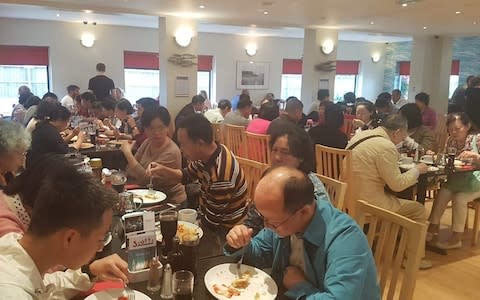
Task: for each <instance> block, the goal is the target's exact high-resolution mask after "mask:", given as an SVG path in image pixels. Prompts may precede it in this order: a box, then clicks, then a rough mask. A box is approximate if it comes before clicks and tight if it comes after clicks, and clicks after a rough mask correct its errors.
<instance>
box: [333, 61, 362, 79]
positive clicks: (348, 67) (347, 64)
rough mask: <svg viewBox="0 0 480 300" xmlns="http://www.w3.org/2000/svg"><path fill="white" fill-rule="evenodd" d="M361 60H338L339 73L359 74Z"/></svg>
mask: <svg viewBox="0 0 480 300" xmlns="http://www.w3.org/2000/svg"><path fill="white" fill-rule="evenodd" d="M359 67H360V61H358V60H337V71H336V73H337V74H338V75H358V70H359Z"/></svg>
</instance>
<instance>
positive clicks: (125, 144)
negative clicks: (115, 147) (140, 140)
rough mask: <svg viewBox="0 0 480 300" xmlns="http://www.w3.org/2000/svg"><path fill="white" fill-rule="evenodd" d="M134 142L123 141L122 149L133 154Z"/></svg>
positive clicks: (127, 153)
mask: <svg viewBox="0 0 480 300" xmlns="http://www.w3.org/2000/svg"><path fill="white" fill-rule="evenodd" d="M132 148H133V143H132V142H131V141H122V145H121V146H120V150H122V152H123V154H125V156H126V155H129V154H132Z"/></svg>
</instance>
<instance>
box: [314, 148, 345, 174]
mask: <svg viewBox="0 0 480 300" xmlns="http://www.w3.org/2000/svg"><path fill="white" fill-rule="evenodd" d="M315 158H316V161H317V166H316V167H317V174H319V175H323V176H327V177H330V178H333V179H341V180H342V181H343V182H347V183H348V180H349V177H350V173H351V171H352V151H351V150H344V149H337V148H332V147H327V146H323V145H319V144H316V145H315Z"/></svg>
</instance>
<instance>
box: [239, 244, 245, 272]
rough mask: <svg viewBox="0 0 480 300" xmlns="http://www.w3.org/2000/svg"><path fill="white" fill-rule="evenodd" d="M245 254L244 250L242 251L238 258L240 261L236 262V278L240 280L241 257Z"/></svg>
mask: <svg viewBox="0 0 480 300" xmlns="http://www.w3.org/2000/svg"><path fill="white" fill-rule="evenodd" d="M244 254H245V248H243V249H242V256H240V259H239V260H238V261H237V277H238V278H240V277H242V272H241V269H240V268H241V266H242V263H243V255H244Z"/></svg>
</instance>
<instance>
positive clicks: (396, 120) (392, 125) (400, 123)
mask: <svg viewBox="0 0 480 300" xmlns="http://www.w3.org/2000/svg"><path fill="white" fill-rule="evenodd" d="M381 126H382V127H385V129H387V130H390V131H395V130H398V129H407V128H408V123H407V119H405V118H404V117H403V116H402V115H401V114H391V115H389V116H387V117H386V118H385V119H384V120H383V121H382V124H381Z"/></svg>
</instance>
